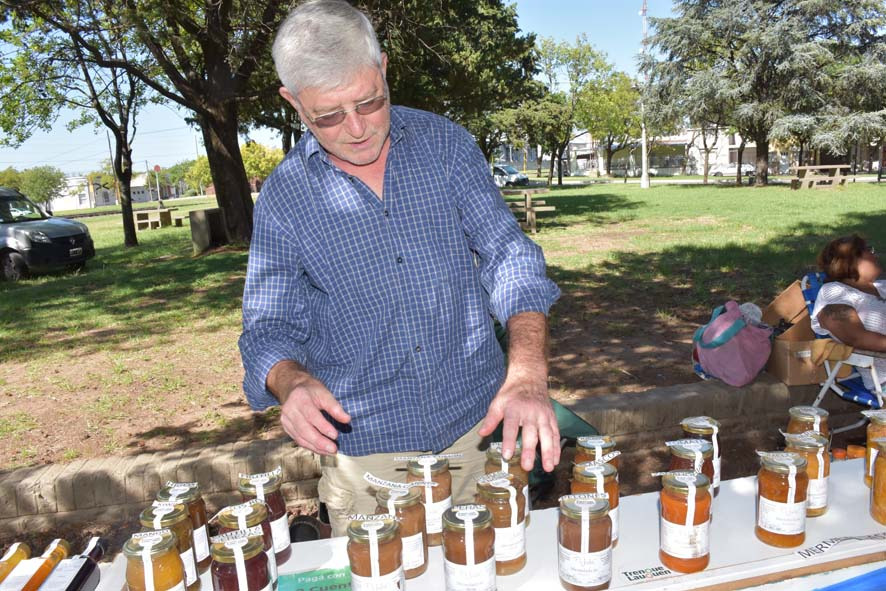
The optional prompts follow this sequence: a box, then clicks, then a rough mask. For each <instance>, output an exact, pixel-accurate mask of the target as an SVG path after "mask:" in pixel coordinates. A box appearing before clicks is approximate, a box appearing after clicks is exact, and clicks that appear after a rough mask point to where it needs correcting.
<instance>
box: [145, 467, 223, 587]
mask: <svg viewBox="0 0 886 591" xmlns="http://www.w3.org/2000/svg"><path fill="white" fill-rule="evenodd" d="M157 500H158V501H168V502H170V503H183V504H184V505H185V507H186V508H187V510H188V517H190V519H191V529H192V531H193V539H194V558H195V559H196V560H197V572H200V573H204V572H206V569H208V568H209V563H210V562H211V560H212V559H211V557H210V556H209V530H208V529H207V527H206V522H207V521H206V502H205V501H204V500H203V496H202V495H201V494H200V487H199V486H198V485H197V483H196V482H167V483H166V486H164V487H163V488H161V489H160V491H159V492H158V493H157Z"/></svg>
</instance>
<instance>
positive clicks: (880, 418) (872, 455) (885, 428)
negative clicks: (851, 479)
mask: <svg viewBox="0 0 886 591" xmlns="http://www.w3.org/2000/svg"><path fill="white" fill-rule="evenodd" d="M861 414H863V415H864V416H866V417H867V418H868V419H869V420H870V422H869V423H868V427H867V445H866V446H865V452H864V483H865V484H866V485H868V486H871V482H872V480H873V478H874V460H875V459H876V457H877V451H876V450H877V446H876V445H875V444H874V443H873V441H874V440H875V439H877V438H879V437H886V410H864V411H862V412H861Z"/></svg>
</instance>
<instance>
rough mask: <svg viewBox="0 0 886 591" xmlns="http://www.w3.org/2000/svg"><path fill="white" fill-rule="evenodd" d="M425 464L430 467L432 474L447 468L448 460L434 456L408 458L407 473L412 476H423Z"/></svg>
mask: <svg viewBox="0 0 886 591" xmlns="http://www.w3.org/2000/svg"><path fill="white" fill-rule="evenodd" d="M425 466H430V467H431V474H432V475H434V474H439V473H440V472H443V471H444V470H449V460H448V459H446V458H437V457H434V456H416V457H414V458H412V459H411V460H409V463H407V464H406V469H407V470H409V473H410V474H412V475H413V476H421V477H424V475H425Z"/></svg>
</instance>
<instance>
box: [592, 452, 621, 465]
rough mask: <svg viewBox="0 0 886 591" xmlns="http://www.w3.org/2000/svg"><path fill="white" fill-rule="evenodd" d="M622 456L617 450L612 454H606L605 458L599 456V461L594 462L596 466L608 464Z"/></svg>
mask: <svg viewBox="0 0 886 591" xmlns="http://www.w3.org/2000/svg"><path fill="white" fill-rule="evenodd" d="M620 455H621V452H620V451H618V450H616V451H611V452H609V453H608V454H606V455H605V456H603V457H600V454H597V459H596V460H594V463H595V464H607V463H609V462H611V461H612V460H614V459H615V458H617V457H618V456H620Z"/></svg>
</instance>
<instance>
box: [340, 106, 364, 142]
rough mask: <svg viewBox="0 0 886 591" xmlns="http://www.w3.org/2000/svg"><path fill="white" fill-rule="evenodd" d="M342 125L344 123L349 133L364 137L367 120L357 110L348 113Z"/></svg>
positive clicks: (356, 136) (353, 135)
mask: <svg viewBox="0 0 886 591" xmlns="http://www.w3.org/2000/svg"><path fill="white" fill-rule="evenodd" d="M342 125H344V126H345V129H347V131H348V133H349V134H350V135H351V136H352V137H355V138H358V137H362V136H363V132H364V131H365V130H366V122H365V121H363V116H362V115H360V114H359V113H357V111H351V112H350V113H347V114H346V115H345V121H344V123H342Z"/></svg>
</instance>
